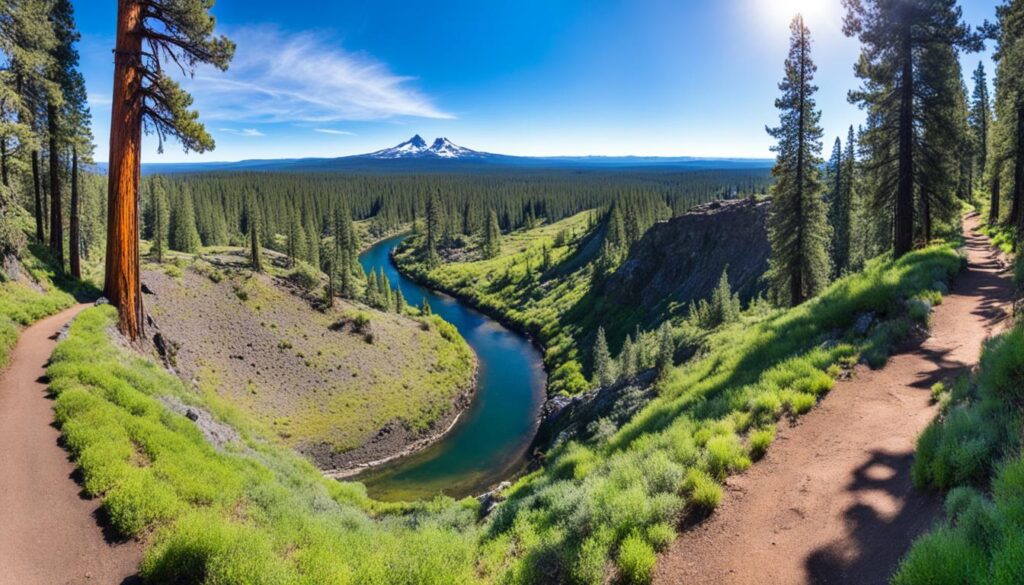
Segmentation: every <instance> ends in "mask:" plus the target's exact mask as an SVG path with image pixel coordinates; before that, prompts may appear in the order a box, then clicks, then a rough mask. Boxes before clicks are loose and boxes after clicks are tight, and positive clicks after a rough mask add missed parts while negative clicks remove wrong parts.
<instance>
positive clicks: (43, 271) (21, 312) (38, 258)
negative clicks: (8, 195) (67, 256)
mask: <svg viewBox="0 0 1024 585" xmlns="http://www.w3.org/2000/svg"><path fill="white" fill-rule="evenodd" d="M30 250H31V253H30V254H27V255H26V256H25V258H24V259H23V260H22V265H23V267H24V269H25V271H26V272H27V273H28V276H29V277H30V278H32V279H33V280H34V281H35V283H34V284H35V286H33V285H31V284H29V283H27V282H23V281H19V280H14V281H4V280H0V368H3V367H5V366H6V365H7V361H8V359H10V356H9V352H10V351H11V348H12V347H14V344H15V343H16V342H17V341H18V328H19V327H21V326H26V325H31V324H32V323H35V322H36V321H38V320H40V319H42V318H43V317H47V316H49V315H53V314H54V313H58V312H60V311H62V310H63V309H66V308H68V307H70V306H72V305H74V304H75V297H74V296H72V294H71V292H76V290H77V289H80V288H83V287H84V286H85V285H75V284H73V283H71V282H68V281H66V280H64V279H60V280H58V281H56V282H55V281H54V274H53V269H52V268H51V267H50V266H49V265H48V264H47V263H46V261H45V260H44V258H45V251H44V250H43V249H42V247H41V246H39V245H38V244H34V245H33V246H31V247H30ZM65 289H68V290H70V291H71V292H67V291H66V290H65Z"/></svg>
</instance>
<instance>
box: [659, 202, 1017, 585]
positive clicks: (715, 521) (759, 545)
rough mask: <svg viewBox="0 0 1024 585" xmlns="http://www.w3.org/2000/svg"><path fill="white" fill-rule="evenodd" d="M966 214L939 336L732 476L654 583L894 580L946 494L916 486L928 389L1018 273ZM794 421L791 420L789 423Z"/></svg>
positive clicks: (992, 319)
mask: <svg viewBox="0 0 1024 585" xmlns="http://www.w3.org/2000/svg"><path fill="white" fill-rule="evenodd" d="M977 226H978V220H977V218H976V217H971V218H968V219H967V220H966V221H965V229H966V232H967V234H968V235H967V253H968V260H969V267H968V269H967V271H966V272H965V273H964V274H963V275H961V276H960V277H959V278H958V279H957V281H956V283H955V284H954V286H953V291H952V293H951V294H950V295H949V296H948V297H947V298H946V299H945V302H944V303H943V304H942V305H941V306H939V307H938V308H937V309H936V310H935V313H934V315H933V319H932V335H931V337H930V338H929V339H927V340H926V341H925V342H923V343H922V344H920V345H917V346H915V347H913V348H911V349H909V350H908V351H907V352H906V353H901V354H900V355H898V356H895V357H893V359H891V360H890V362H889V364H888V365H887V366H886V367H885V368H884V369H882V370H880V371H877V372H873V371H871V370H868V369H859V370H858V372H857V374H856V376H855V378H854V379H853V380H850V381H846V382H841V383H839V384H837V385H836V387H835V389H834V390H833V391H832V392H831V393H830V394H829V395H828V397H827V398H825V399H824V400H823V401H822V403H821V404H820V405H819V406H818V407H817V408H815V409H814V410H813V411H812V412H810V413H809V414H808V415H806V416H804V417H803V418H801V419H800V420H799V421H798V422H797V423H796V424H795V425H794V426H792V427H789V428H780V431H779V436H778V439H777V441H776V443H775V444H774V445H773V446H772V448H771V449H770V451H769V454H768V456H767V457H765V459H764V460H763V461H762V462H760V463H758V464H756V465H754V467H752V468H751V469H750V470H749V471H748V472H747V473H745V474H743V475H740V476H736V477H733V478H730V479H729V481H728V483H727V486H726V497H725V498H723V503H722V506H721V507H720V508H719V509H718V511H716V512H715V514H714V515H713V516H712V517H711V518H709V519H708V520H706V521H705V522H703V523H701V524H699V525H697V526H695V527H693V528H691V529H689V530H687V531H686V532H685V533H684V534H683V535H681V536H680V538H679V539H678V540H677V541H676V542H675V543H674V544H673V545H672V547H671V549H670V550H669V551H668V552H667V553H666V554H664V555H663V556H662V558H661V559H659V565H658V567H657V571H656V575H655V580H654V581H655V583H656V584H663V585H664V584H676V583H678V584H683V583H685V584H688V585H691V584H695V583H715V584H763V583H772V584H775V585H784V584H790V583H829V584H836V583H850V584H853V583H856V584H858V585H860V584H875V583H877V584H884V583H886V582H887V580H888V577H889V575H890V574H891V573H892V571H893V569H894V568H895V566H896V564H897V563H898V562H899V560H900V558H902V556H903V555H904V553H905V552H906V551H907V549H908V547H909V545H910V543H911V542H912V540H913V539H914V537H916V536H917V535H919V534H921V533H922V532H923V531H926V530H927V529H928V528H929V527H930V526H931V525H932V523H933V522H934V521H935V519H936V518H937V517H938V515H939V513H940V512H941V499H940V498H939V497H936V496H933V495H926V494H922V493H920V492H918V491H916V490H914V489H913V487H912V484H911V480H910V469H911V465H912V464H913V458H914V446H915V442H916V439H917V436H918V435H919V434H920V432H921V431H922V430H923V429H924V428H925V426H927V424H928V423H929V422H930V421H931V420H932V419H933V418H934V416H935V415H936V413H937V410H936V408H935V407H934V406H932V405H931V404H930V403H929V401H930V393H929V389H930V388H931V386H932V385H933V384H934V383H936V382H939V381H944V380H949V379H950V378H952V377H955V375H956V374H957V373H959V372H961V371H963V370H965V369H968V368H971V367H972V366H973V365H974V364H976V363H977V361H978V357H979V355H980V351H981V345H982V342H983V341H984V340H985V339H986V338H987V337H988V336H989V335H990V334H991V333H992V332H993V330H995V329H997V328H999V327H1001V326H1002V324H1003V322H1004V321H1005V320H1006V317H1007V313H1008V311H1009V295H1010V288H1011V286H1010V279H1009V277H1008V276H1006V275H1005V274H1003V266H1002V263H1001V262H1000V261H999V257H998V255H997V254H996V253H995V252H994V251H993V250H992V249H991V248H990V247H989V246H988V243H987V241H986V240H985V239H984V238H983V237H982V236H979V235H978V234H977V233H976V232H975V230H976V228H977ZM784 426H785V425H784Z"/></svg>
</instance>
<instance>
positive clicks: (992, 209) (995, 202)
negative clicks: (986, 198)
mask: <svg viewBox="0 0 1024 585" xmlns="http://www.w3.org/2000/svg"><path fill="white" fill-rule="evenodd" d="M999 180H1000V177H999V167H998V165H996V167H995V168H994V169H993V170H992V199H991V203H990V204H989V209H988V225H990V226H995V225H997V224H998V223H999V206H1000V201H999V196H1000V193H999V187H1000V185H999Z"/></svg>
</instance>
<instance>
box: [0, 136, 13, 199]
mask: <svg viewBox="0 0 1024 585" xmlns="http://www.w3.org/2000/svg"><path fill="white" fill-rule="evenodd" d="M0 179H2V180H3V183H4V187H10V186H11V176H10V172H9V171H8V168H7V139H6V138H3V139H0Z"/></svg>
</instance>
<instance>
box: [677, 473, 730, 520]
mask: <svg viewBox="0 0 1024 585" xmlns="http://www.w3.org/2000/svg"><path fill="white" fill-rule="evenodd" d="M683 488H684V490H685V491H686V493H687V494H689V496H690V503H691V504H692V505H693V506H694V507H695V508H697V509H698V510H699V511H702V512H705V513H708V512H711V511H713V510H714V509H715V508H717V507H718V504H719V503H721V501H722V487H721V486H720V485H718V483H717V482H716V481H715V480H714V479H713V478H712V477H711V476H710V475H708V474H707V473H705V472H703V471H701V470H699V469H691V470H690V471H689V473H687V475H686V481H685V482H684V484H683Z"/></svg>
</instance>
